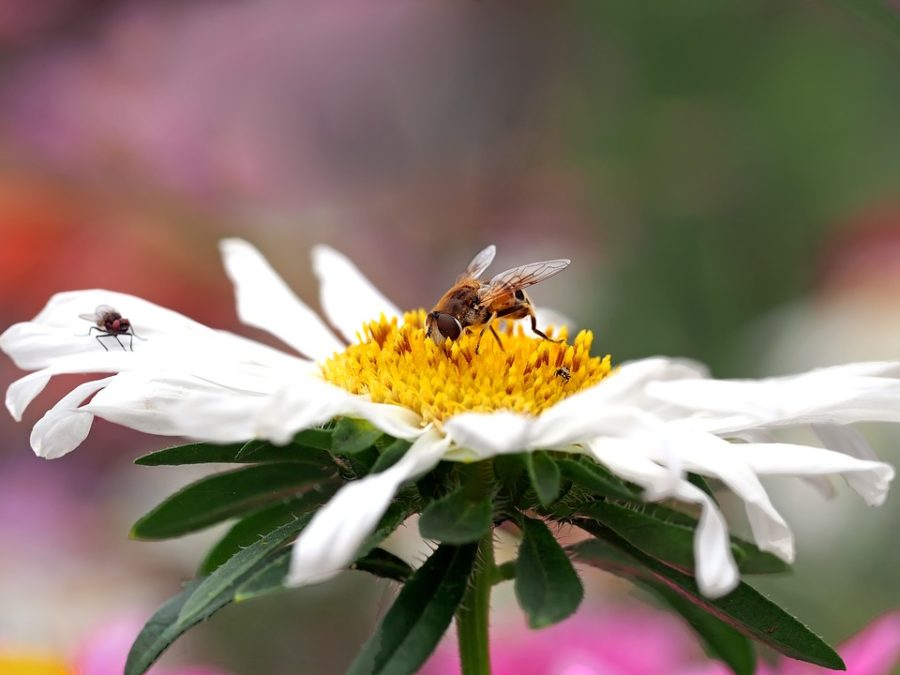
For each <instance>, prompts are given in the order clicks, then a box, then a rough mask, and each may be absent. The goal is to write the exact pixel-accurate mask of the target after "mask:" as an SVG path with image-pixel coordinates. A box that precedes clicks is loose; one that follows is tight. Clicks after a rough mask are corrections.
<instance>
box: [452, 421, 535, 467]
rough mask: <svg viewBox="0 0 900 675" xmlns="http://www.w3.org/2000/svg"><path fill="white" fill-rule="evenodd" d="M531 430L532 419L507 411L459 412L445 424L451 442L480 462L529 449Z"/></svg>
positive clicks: (532, 425)
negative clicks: (468, 451)
mask: <svg viewBox="0 0 900 675" xmlns="http://www.w3.org/2000/svg"><path fill="white" fill-rule="evenodd" d="M533 427H534V418H533V417H528V416H526V415H519V414H517V413H512V412H506V411H499V412H495V413H461V414H459V415H455V416H454V417H451V418H450V419H448V420H447V421H446V422H444V430H445V431H446V433H447V435H448V436H449V437H450V438H452V439H453V442H454V443H455V444H456V445H457V446H459V447H461V448H465V449H469V450H472V451H473V452H474V454H475V457H478V458H481V459H483V458H487V457H493V456H495V455H502V454H507V453H516V452H523V451H525V450H529V449H531V447H532V445H531V434H532V429H533Z"/></svg>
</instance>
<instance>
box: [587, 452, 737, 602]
mask: <svg viewBox="0 0 900 675" xmlns="http://www.w3.org/2000/svg"><path fill="white" fill-rule="evenodd" d="M588 447H589V448H590V450H591V452H592V454H593V455H594V457H595V458H596V459H597V461H599V462H600V463H601V464H604V465H605V466H607V467H608V468H609V469H610V470H611V471H613V472H614V473H616V474H617V475H619V476H621V477H622V478H624V479H626V480H628V481H631V482H633V483H636V484H638V485H640V486H641V487H643V488H644V489H646V490H647V492H648V494H655V495H657V498H658V499H663V498H665V497H668V496H671V497H674V498H676V499H680V500H682V501H686V502H689V503H693V504H698V505H700V507H701V509H702V511H701V516H700V522H699V523H698V526H697V532H696V534H695V535H694V565H695V569H696V572H695V574H696V578H697V585H698V586H699V587H700V591H701V592H702V593H703V594H704V595H706V596H707V597H711V598H716V597H721V596H723V595H726V594H727V593H729V592H731V591H732V590H734V588H735V587H736V586H737V584H738V582H739V581H740V575H739V573H738V568H737V564H736V563H735V562H734V557H733V556H732V553H731V540H730V539H729V536H728V525H727V524H726V522H725V519H724V518H723V517H722V514H721V513H720V512H719V509H718V508H717V507H716V505H715V503H714V502H713V501H712V499H710V498H709V496H708V495H706V493H704V492H703V491H702V490H700V489H698V488H696V487H695V486H693V485H691V484H690V483H688V482H687V481H685V480H682V481H680V482H679V483H678V484H677V485H675V486H674V488H673V489H671V490H670V491H669V492H668V493H667V492H665V489H666V487H667V486H669V485H670V476H669V472H668V471H667V470H666V469H664V468H663V467H661V466H659V465H658V464H656V463H654V462H652V461H650V460H649V459H647V458H646V457H644V456H643V455H642V454H641V449H640V447H634V446H633V445H632V444H631V443H630V442H628V441H627V440H626V441H623V440H612V439H603V440H598V441H592V442H591V443H589V444H588Z"/></svg>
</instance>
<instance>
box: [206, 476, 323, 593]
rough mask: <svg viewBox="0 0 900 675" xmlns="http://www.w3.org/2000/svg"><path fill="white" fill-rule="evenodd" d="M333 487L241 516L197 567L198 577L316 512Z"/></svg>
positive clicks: (320, 489)
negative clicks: (285, 525) (273, 531)
mask: <svg viewBox="0 0 900 675" xmlns="http://www.w3.org/2000/svg"><path fill="white" fill-rule="evenodd" d="M334 489H335V486H327V487H325V486H323V487H321V488H318V489H314V490H310V491H309V492H307V493H305V494H304V495H302V496H300V497H297V498H296V499H288V500H285V501H283V502H280V503H278V504H272V505H270V506H266V507H263V508H261V509H258V510H256V511H253V512H252V513H250V514H248V515H246V516H244V517H243V518H242V519H241V520H239V521H237V522H236V523H235V524H234V525H232V527H231V529H229V530H228V532H226V533H225V534H224V535H223V536H222V538H221V539H219V541H218V542H216V544H215V545H214V546H213V547H212V548H211V549H210V550H209V552H208V553H207V554H206V557H205V558H204V559H203V562H202V563H201V564H200V569H199V574H200V576H206V575H207V574H209V573H210V572H212V571H213V570H214V569H216V568H217V567H218V566H219V565H221V564H222V563H224V562H225V561H226V560H228V559H229V558H230V557H231V556H233V555H234V554H235V553H237V552H238V551H240V550H241V549H242V548H245V547H246V546H249V545H250V544H252V543H253V542H255V541H256V540H257V539H259V538H260V537H261V536H263V535H264V534H266V533H267V532H271V531H272V530H274V529H275V528H277V527H279V526H281V525H284V524H285V523H288V522H290V521H291V520H293V519H294V518H298V517H299V516H301V515H303V514H304V513H309V512H310V511H312V510H314V509H317V508H318V507H319V506H321V505H322V504H324V503H325V502H326V501H328V499H329V498H330V497H331V495H332V494H333V493H334Z"/></svg>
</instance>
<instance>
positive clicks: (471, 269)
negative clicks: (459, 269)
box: [463, 244, 497, 279]
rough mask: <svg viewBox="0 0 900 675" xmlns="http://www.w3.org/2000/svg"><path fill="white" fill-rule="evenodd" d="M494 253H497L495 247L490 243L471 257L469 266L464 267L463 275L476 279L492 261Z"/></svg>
mask: <svg viewBox="0 0 900 675" xmlns="http://www.w3.org/2000/svg"><path fill="white" fill-rule="evenodd" d="M495 255H497V247H496V246H494V245H493V244H491V245H490V246H488V247H487V248H485V249H484V250H483V251H481V252H480V253H479V254H478V255H476V256H475V257H474V258H472V262H470V263H469V266H468V267H467V268H466V271H465V274H464V275H463V276H465V277H469V278H472V279H477V278H478V277H480V276H481V275H482V274H484V271H485V270H486V269H487V268H488V267H489V266H490V264H491V263H492V262H493V261H494V256H495Z"/></svg>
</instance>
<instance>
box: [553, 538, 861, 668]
mask: <svg viewBox="0 0 900 675" xmlns="http://www.w3.org/2000/svg"><path fill="white" fill-rule="evenodd" d="M578 524H579V525H580V526H582V527H584V528H585V529H587V530H588V531H589V532H593V530H592V526H591V525H590V523H587V524H582V523H578ZM611 542H614V543H611ZM570 550H572V551H573V552H574V553H575V555H576V557H577V559H578V560H581V561H582V562H585V563H587V564H589V565H594V566H596V567H601V568H603V569H606V570H608V571H610V572H613V573H614V574H618V575H620V576H624V577H626V578H629V579H633V580H636V579H641V580H643V579H649V580H650V581H655V582H658V583H662V584H664V585H665V586H666V587H667V588H669V589H670V590H671V591H673V592H675V593H677V594H678V595H680V596H681V597H683V598H684V599H685V600H687V601H689V602H691V603H693V604H694V605H696V606H697V607H699V608H700V609H701V610H703V611H705V612H708V613H709V614H712V615H713V616H715V617H716V618H718V619H719V620H721V621H723V622H725V623H726V624H728V625H729V626H731V627H732V628H734V629H735V630H736V631H738V632H740V633H742V634H744V635H746V636H748V637H751V638H753V639H755V640H758V641H759V642H761V643H763V644H766V645H768V646H770V647H772V648H773V649H775V650H776V651H779V652H781V653H782V654H785V655H786V656H790V657H791V658H794V659H799V660H800V661H808V662H809V663H814V664H816V665H819V666H824V667H825V668H832V669H835V670H843V669H844V662H843V661H842V660H841V657H840V656H838V655H837V653H836V652H835V651H834V650H833V649H832V648H831V647H829V646H828V645H827V644H826V643H825V642H824V641H823V640H822V638H820V637H819V636H817V635H816V634H815V633H813V632H812V631H811V630H809V628H807V627H806V626H804V625H803V624H802V623H800V621H798V620H797V619H796V618H794V617H793V616H791V615H790V614H788V613H787V612H785V611H784V610H783V609H781V608H780V607H779V606H778V605H776V604H775V603H773V602H772V601H771V600H769V599H767V598H766V597H764V596H763V595H761V594H760V593H758V592H757V591H756V590H754V589H753V588H752V587H751V586H749V585H748V584H746V583H744V582H741V583H740V585H739V586H738V587H737V588H736V589H735V590H734V591H732V592H731V593H730V594H728V595H726V596H725V597H723V598H717V599H711V598H707V597H704V596H703V595H702V594H701V593H700V589H699V588H697V584H696V582H695V581H694V579H693V578H692V577H690V576H688V575H686V574H683V573H681V572H678V571H677V570H674V569H672V568H671V567H668V566H666V565H664V564H662V563H661V562H659V561H657V560H655V559H654V558H652V557H650V556H648V555H646V554H644V553H642V552H641V551H639V550H638V549H637V548H635V547H634V546H632V545H631V544H629V543H628V542H627V541H625V540H624V539H621V538H620V537H616V535H615V534H612V533H606V534H604V540H600V539H593V540H591V541H586V542H581V543H580V544H576V545H574V546H572V547H570Z"/></svg>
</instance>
